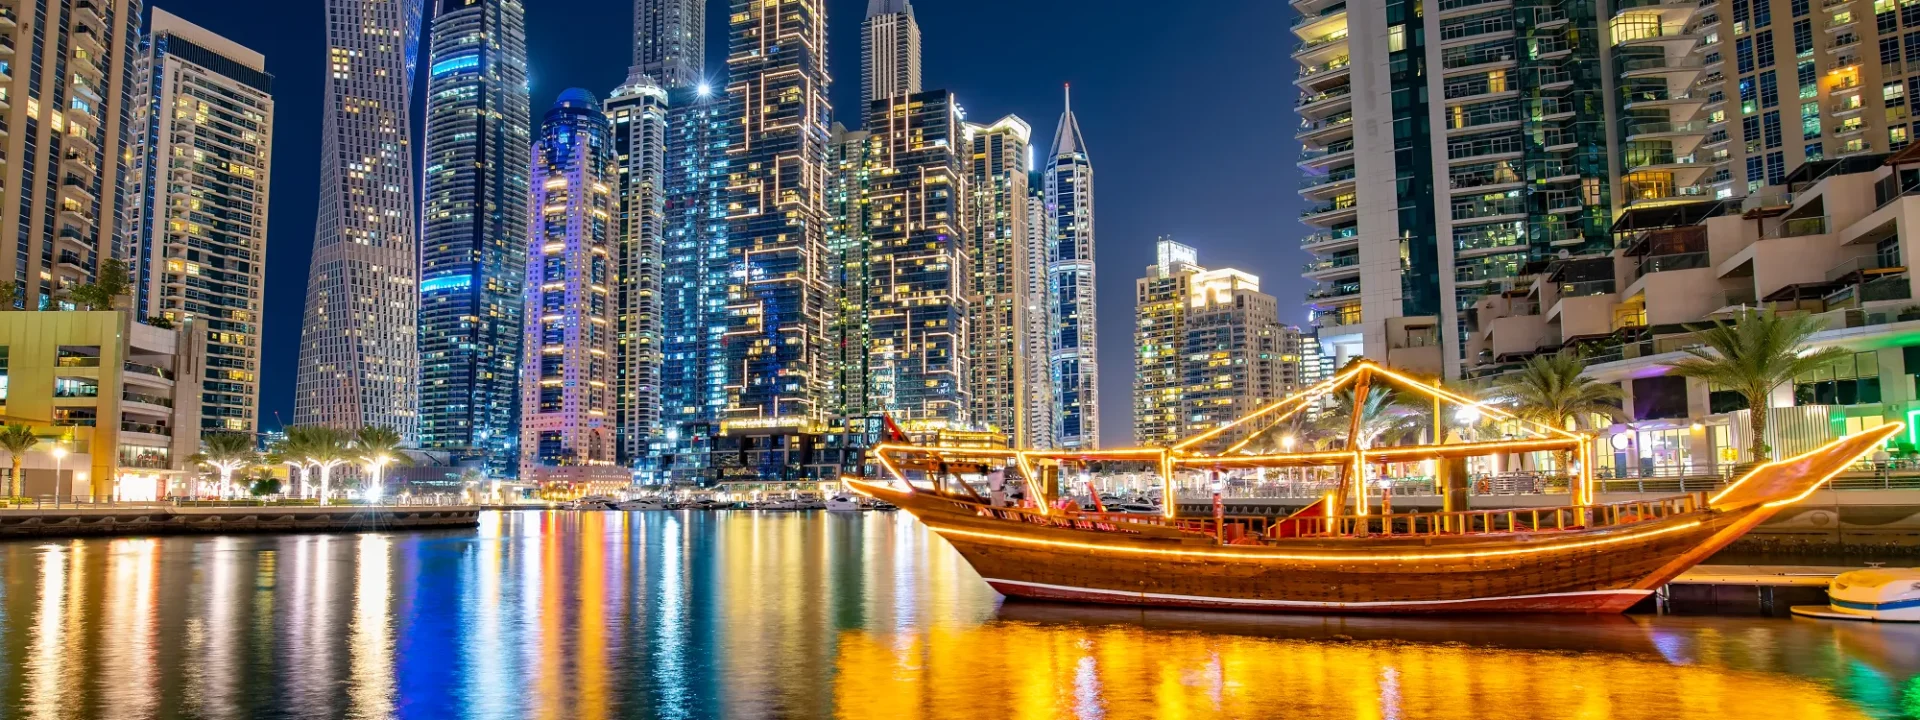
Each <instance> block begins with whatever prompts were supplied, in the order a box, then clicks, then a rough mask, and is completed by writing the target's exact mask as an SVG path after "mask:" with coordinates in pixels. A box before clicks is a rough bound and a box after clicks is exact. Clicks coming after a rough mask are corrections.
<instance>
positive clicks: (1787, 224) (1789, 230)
mask: <svg viewBox="0 0 1920 720" xmlns="http://www.w3.org/2000/svg"><path fill="white" fill-rule="evenodd" d="M1825 234H1827V216H1825V215H1815V216H1813V217H1803V218H1793V219H1791V220H1782V221H1780V224H1779V225H1776V226H1774V228H1773V229H1772V230H1770V231H1768V232H1767V234H1766V237H1768V238H1791V237H1807V236H1809V235H1825Z"/></svg>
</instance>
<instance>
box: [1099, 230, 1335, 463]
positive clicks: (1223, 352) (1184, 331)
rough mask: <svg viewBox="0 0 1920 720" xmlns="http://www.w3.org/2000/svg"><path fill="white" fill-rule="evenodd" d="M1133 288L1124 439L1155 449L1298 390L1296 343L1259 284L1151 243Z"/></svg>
mask: <svg viewBox="0 0 1920 720" xmlns="http://www.w3.org/2000/svg"><path fill="white" fill-rule="evenodd" d="M1155 251H1156V255H1157V258H1156V261H1155V262H1154V264H1152V265H1149V266H1147V274H1146V275H1145V276H1144V277H1141V278H1140V279H1138V280H1136V281H1134V292H1135V295H1134V302H1135V306H1134V311H1135V313H1136V314H1138V315H1139V320H1138V323H1137V324H1136V325H1135V330H1134V344H1135V345H1137V346H1138V347H1137V348H1136V353H1137V354H1136V355H1135V356H1134V357H1135V371H1136V372H1135V375H1134V386H1133V439H1134V442H1135V443H1137V444H1140V445H1147V446H1159V447H1165V446H1169V445H1173V444H1174V443H1177V442H1179V441H1180V440H1181V439H1182V438H1185V437H1189V436H1192V435H1195V434H1198V433H1201V432H1205V431H1207V430H1211V429H1213V428H1215V427H1219V426H1220V425H1224V424H1227V423H1231V422H1233V421H1235V420H1237V419H1239V418H1240V417H1242V416H1244V415H1246V414H1248V413H1250V412H1253V411H1254V410H1256V409H1258V408H1260V407H1261V406H1263V405H1266V404H1268V403H1270V402H1272V401H1274V400H1277V399H1279V398H1281V397H1283V396H1285V395H1286V394H1287V393H1288V392H1291V391H1293V390H1295V389H1298V388H1299V387H1301V381H1302V380H1303V379H1304V377H1305V373H1304V372H1303V370H1302V367H1301V366H1302V355H1301V336H1300V331H1299V329H1297V328H1291V327H1287V326H1286V325H1284V324H1282V323H1281V322H1280V307H1279V301H1277V300H1275V299H1274V298H1273V296H1272V295H1268V294H1266V293H1262V292H1260V278H1258V277H1255V276H1254V275H1252V274H1250V273H1247V272H1243V271H1240V270H1235V269H1233V268H1218V269H1211V270H1210V269H1207V268H1206V267H1203V266H1201V265H1200V264H1199V262H1198V261H1199V258H1198V254H1197V253H1196V252H1194V249H1193V248H1191V247H1188V246H1186V245H1182V244H1180V243H1177V242H1174V241H1172V240H1168V239H1166V238H1161V239H1160V241H1159V243H1157V245H1156V247H1155Z"/></svg>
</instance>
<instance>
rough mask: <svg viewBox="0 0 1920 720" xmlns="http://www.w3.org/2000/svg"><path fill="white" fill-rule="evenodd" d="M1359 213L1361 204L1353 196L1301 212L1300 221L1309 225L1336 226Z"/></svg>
mask: <svg viewBox="0 0 1920 720" xmlns="http://www.w3.org/2000/svg"><path fill="white" fill-rule="evenodd" d="M1358 213H1359V203H1358V202H1357V201H1356V200H1355V199H1354V197H1353V196H1351V195H1343V196H1341V197H1337V198H1334V199H1333V200H1332V201H1331V202H1325V203H1320V204H1318V205H1314V206H1311V207H1308V208H1307V209H1306V210H1302V211H1301V212H1300V221H1301V222H1304V223H1307V224H1309V225H1321V226H1327V225H1334V224H1337V223H1340V222H1344V221H1347V220H1352V219H1353V218H1354V216H1355V215H1357V214H1358Z"/></svg>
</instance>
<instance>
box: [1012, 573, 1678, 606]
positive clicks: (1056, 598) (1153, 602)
mask: <svg viewBox="0 0 1920 720" xmlns="http://www.w3.org/2000/svg"><path fill="white" fill-rule="evenodd" d="M987 584H988V585H990V586H992V587H993V590H994V592H997V593H1000V594H1001V595H1005V596H1007V597H1010V598H1020V599H1023V600H1041V601H1049V602H1072V603H1093V604H1099V605H1132V606H1139V607H1164V608H1182V609H1188V610H1240V611H1251V612H1294V613H1314V614H1325V613H1340V614H1372V613H1378V614H1390V615H1407V614H1418V613H1482V612H1498V613H1619V612H1625V611H1626V610H1627V608H1630V607H1633V606H1634V605H1635V604H1636V603H1639V602H1640V601H1641V600H1643V599H1645V598H1646V597H1647V596H1648V595H1652V594H1653V591H1652V590H1596V591H1590V592H1569V593H1550V594H1545V595H1521V596H1514V597H1483V598H1465V599H1459V600H1423V601H1406V602H1395V601H1384V602H1313V601H1298V600H1269V599H1259V598H1227V597H1205V596H1194V595H1170V594H1165V593H1148V592H1121V591H1118V590H1101V589H1095V588H1076V587H1065V586H1060V585H1043V584H1040V583H1030V582H1020V581H1014V580H995V579H992V578H988V579H987Z"/></svg>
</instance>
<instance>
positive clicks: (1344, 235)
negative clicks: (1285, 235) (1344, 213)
mask: <svg viewBox="0 0 1920 720" xmlns="http://www.w3.org/2000/svg"><path fill="white" fill-rule="evenodd" d="M1359 234H1360V233H1359V231H1358V230H1357V229H1355V228H1341V229H1339V230H1322V231H1320V232H1317V233H1314V234H1312V235H1308V236H1306V237H1305V238H1302V239H1301V240H1300V247H1301V248H1302V249H1308V248H1313V247H1316V246H1320V245H1327V244H1330V243H1333V242H1335V241H1338V240H1350V239H1353V238H1355V237H1359Z"/></svg>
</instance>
